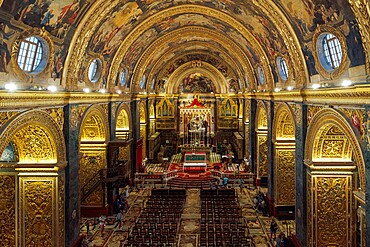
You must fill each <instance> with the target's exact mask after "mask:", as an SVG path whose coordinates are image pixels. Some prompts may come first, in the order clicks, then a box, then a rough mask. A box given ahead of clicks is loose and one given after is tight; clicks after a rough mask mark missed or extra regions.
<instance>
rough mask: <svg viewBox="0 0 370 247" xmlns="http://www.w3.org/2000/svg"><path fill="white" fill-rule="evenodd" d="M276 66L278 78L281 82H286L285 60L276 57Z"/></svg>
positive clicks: (287, 72) (286, 67)
mask: <svg viewBox="0 0 370 247" xmlns="http://www.w3.org/2000/svg"><path fill="white" fill-rule="evenodd" d="M276 65H277V68H278V71H279V75H280V78H281V79H282V80H283V81H286V80H288V75H289V71H288V65H287V63H286V61H285V59H284V58H282V57H278V58H277V59H276Z"/></svg>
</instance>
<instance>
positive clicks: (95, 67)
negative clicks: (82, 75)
mask: <svg viewBox="0 0 370 247" xmlns="http://www.w3.org/2000/svg"><path fill="white" fill-rule="evenodd" d="M101 67H102V63H101V61H100V59H94V60H92V61H91V63H90V66H89V71H88V74H87V75H88V78H89V80H90V81H91V82H93V83H95V82H97V81H98V80H99V78H100V74H101Z"/></svg>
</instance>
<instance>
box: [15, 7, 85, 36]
mask: <svg viewBox="0 0 370 247" xmlns="http://www.w3.org/2000/svg"><path fill="white" fill-rule="evenodd" d="M85 3H86V0H59V1H50V0H18V1H17V7H16V8H15V9H16V11H17V12H16V13H14V19H15V20H18V21H21V22H23V23H25V24H27V25H29V26H32V27H44V28H45V29H46V30H47V31H49V32H50V33H51V34H52V35H54V36H56V37H57V38H60V39H63V38H64V37H65V36H66V34H67V32H68V30H69V28H70V26H71V25H72V24H74V23H75V21H76V19H77V16H78V14H79V13H80V11H81V9H82V6H83V5H84V4H85Z"/></svg>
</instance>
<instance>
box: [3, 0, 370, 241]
mask: <svg viewBox="0 0 370 247" xmlns="http://www.w3.org/2000/svg"><path fill="white" fill-rule="evenodd" d="M369 75H370V3H369V1H367V0H280V1H279V0H251V1H242V0H234V1H232V0H160V1H159V0H0V140H1V142H0V154H1V158H0V185H1V186H0V222H1V224H0V242H1V243H2V244H3V245H4V246H78V242H79V241H81V222H82V219H83V218H84V217H98V216H99V215H101V214H106V215H107V216H109V215H114V214H115V213H117V212H115V211H114V209H113V204H114V202H115V200H116V198H117V195H118V192H119V191H121V190H122V189H123V188H125V186H131V187H132V188H135V187H138V186H143V187H145V186H147V185H150V186H153V187H155V186H162V187H164V186H163V184H164V183H166V185H168V184H171V183H172V184H173V185H174V184H175V183H174V181H177V180H180V179H182V180H181V181H182V182H184V184H186V181H190V183H187V184H186V188H188V186H190V187H191V185H193V186H195V184H196V183H200V185H201V186H200V187H202V181H206V183H207V186H208V182H209V183H212V181H213V180H211V179H214V180H215V181H221V180H222V179H224V178H228V179H229V181H230V182H231V181H234V182H236V183H238V182H237V180H238V179H240V180H242V179H244V181H245V183H247V182H248V181H251V186H255V187H258V188H261V189H262V190H263V191H264V192H265V196H266V202H267V204H268V213H269V214H270V215H271V216H272V217H275V218H276V219H284V218H289V220H293V221H294V228H295V234H294V236H290V237H291V238H292V239H294V241H293V242H294V246H310V247H313V246H330V247H333V246H369V240H368V239H370V228H369V229H367V227H366V226H367V225H370V202H368V201H369V200H370V195H369V192H370V188H369V189H368V188H367V187H370V138H369V136H370V133H369V132H370V86H369V84H370V78H369ZM366 164H367V165H366ZM234 165H236V167H237V168H235V167H234ZM229 166H230V167H231V170H229V169H228V167H229ZM149 167H152V168H153V167H154V168H153V169H154V170H150V169H149ZM233 167H234V168H233ZM366 174H368V175H366ZM192 181H193V182H192ZM194 181H197V182H194ZM248 183H249V182H248ZM189 184H190V185H189ZM177 186H179V187H181V185H177ZM174 187H175V186H174ZM164 188H167V187H164ZM180 189H181V188H180ZM170 190H171V189H168V191H170ZM219 191H220V192H217V193H221V194H222V193H224V192H221V191H226V189H225V190H219ZM193 192H194V191H192V190H190V192H189V191H187V193H188V195H187V197H189V195H190V196H191V195H192V194H191V193H193ZM153 193H154V194H155V193H162V192H154V190H153ZM168 193H170V192H168ZM171 193H172V192H171ZM174 193H179V194H176V195H175V198H180V197H179V196H180V194H181V193H183V192H181V191H180V192H178V191H177V192H176V190H175V192H174ZM189 193H190V194H189ZM199 193H200V197H201V198H208V197H207V196H209V194H206V193H208V192H207V191H206V190H204V191H203V190H201V191H200V192H199ZM225 193H226V192H225ZM157 195H158V198H161V195H160V194H157ZM181 195H182V194H181ZM223 195H224V196H225V197H228V195H227V194H223ZM202 196H203V197H202ZM242 198H244V197H242ZM172 199H173V198H172ZM172 199H171V200H172ZM208 199H209V198H208ZM178 200H179V201H181V200H183V198H182V199H181V200H180V199H178ZM186 200H187V199H186ZM179 201H176V200H174V202H173V205H174V207H175V206H176V205H178V203H180V202H179ZM233 203H234V202H233ZM233 203H231V202H230V204H233ZM239 203H243V200H242V199H240V198H239ZM147 205H149V202H148V203H147ZM179 205H180V204H179ZM199 205H200V204H199ZM202 205H203V202H202ZM143 212H146V211H145V210H144V211H143ZM149 214H150V212H149ZM171 217H172V216H171ZM171 217H169V218H171ZM200 222H202V221H200ZM224 222H225V221H224ZM203 223H204V224H206V225H207V226H208V225H209V222H203ZM203 223H200V224H203ZM225 224H226V223H225ZM228 226H231V223H230V222H229V223H228ZM163 229H164V228H163ZM171 229H172V228H171ZM212 229H213V228H212ZM215 229H216V227H215ZM167 230H168V229H166V232H168V231H167ZM216 230H217V229H216ZM207 234H208V233H207ZM200 236H202V225H201V227H200ZM205 236H209V234H208V235H205ZM166 238H167V237H166ZM208 238H209V237H204V239H208ZM200 239H201V240H202V238H200ZM134 240H135V239H134ZM134 240H132V241H134ZM211 240H212V244H213V245H212V244H206V243H205V242H204V245H202V242H200V243H198V244H200V246H238V244H232V245H229V244H225V243H226V241H228V240H224V242H223V245H221V242H219V241H218V240H217V239H213V238H211ZM138 241H139V240H138ZM140 241H141V240H140ZM145 241H146V240H145ZM148 241H149V240H148ZM150 241H152V240H150ZM158 241H159V240H158ZM204 241H206V240H204ZM233 241H234V240H233ZM151 243H152V242H151ZM217 243H219V244H217ZM227 243H231V242H227ZM94 246H95V245H94ZM96 246H98V245H96ZM99 246H100V245H99ZM107 246H109V245H107ZM112 246H113V245H112ZM120 246H123V243H122V245H120ZM125 246H126V245H125ZM127 246H150V245H139V244H138V245H135V244H133V245H132V244H131V245H127ZM151 246H157V245H154V244H153V245H151ZM158 246H162V245H158ZM166 246H175V245H166ZM184 246H185V245H184ZM191 246H193V245H191ZM239 246H244V245H242V244H240V245H239ZM245 246H247V245H245ZM248 246H249V245H248ZM266 246H267V245H266Z"/></svg>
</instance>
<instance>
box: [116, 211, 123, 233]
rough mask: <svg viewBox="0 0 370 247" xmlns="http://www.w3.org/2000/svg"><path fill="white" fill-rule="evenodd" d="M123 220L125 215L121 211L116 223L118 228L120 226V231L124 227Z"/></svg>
mask: <svg viewBox="0 0 370 247" xmlns="http://www.w3.org/2000/svg"><path fill="white" fill-rule="evenodd" d="M122 220H123V215H122V211H121V210H120V211H119V212H118V214H117V216H116V222H117V225H116V227H117V226H118V229H121V226H122Z"/></svg>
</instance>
